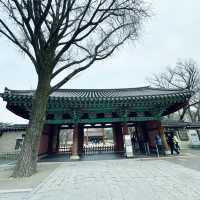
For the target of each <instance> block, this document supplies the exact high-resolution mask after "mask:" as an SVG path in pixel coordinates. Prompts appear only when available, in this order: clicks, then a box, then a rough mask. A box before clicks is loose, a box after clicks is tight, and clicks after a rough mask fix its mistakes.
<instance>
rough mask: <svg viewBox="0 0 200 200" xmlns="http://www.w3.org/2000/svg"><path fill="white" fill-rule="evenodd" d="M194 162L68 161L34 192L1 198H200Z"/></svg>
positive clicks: (1, 196)
mask: <svg viewBox="0 0 200 200" xmlns="http://www.w3.org/2000/svg"><path fill="white" fill-rule="evenodd" d="M184 159H185V160H188V159H189V160H190V161H189V164H188V166H186V165H185V166H184V165H182V162H183V160H184ZM192 159H194V161H195V159H196V160H197V159H198V160H199V157H196V156H193V158H192ZM179 160H180V161H179ZM173 161H175V162H173ZM192 161H193V160H192ZM190 162H191V157H189V158H188V157H187V156H186V157H172V158H166V159H163V158H162V159H156V158H153V159H130V160H127V159H118V160H101V161H81V162H66V163H62V164H61V165H60V166H59V167H58V168H57V169H56V170H55V171H54V172H53V173H52V174H51V175H50V176H49V177H47V178H46V179H44V181H43V182H42V183H41V184H40V185H38V187H36V189H35V190H33V191H32V192H29V193H27V192H20V193H8V194H7V193H3V194H0V200H80V199H81V200H89V199H92V200H132V199H140V200H147V199H148V200H200V184H199V183H200V169H199V170H197V169H192V168H191V167H190V166H192V164H191V163H190Z"/></svg>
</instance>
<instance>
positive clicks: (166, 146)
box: [159, 122, 170, 154]
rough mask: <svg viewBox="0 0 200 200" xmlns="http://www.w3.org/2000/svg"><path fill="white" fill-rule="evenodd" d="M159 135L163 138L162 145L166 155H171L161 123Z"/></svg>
mask: <svg viewBox="0 0 200 200" xmlns="http://www.w3.org/2000/svg"><path fill="white" fill-rule="evenodd" d="M159 133H160V137H161V140H162V144H163V147H164V151H165V154H170V151H169V145H168V143H167V139H166V136H165V133H164V129H163V127H162V124H161V122H159Z"/></svg>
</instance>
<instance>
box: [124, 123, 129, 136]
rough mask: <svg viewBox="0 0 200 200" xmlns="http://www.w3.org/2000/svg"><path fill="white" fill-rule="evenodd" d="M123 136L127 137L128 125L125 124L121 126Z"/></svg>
mask: <svg viewBox="0 0 200 200" xmlns="http://www.w3.org/2000/svg"><path fill="white" fill-rule="evenodd" d="M123 135H128V125H127V123H124V124H123Z"/></svg>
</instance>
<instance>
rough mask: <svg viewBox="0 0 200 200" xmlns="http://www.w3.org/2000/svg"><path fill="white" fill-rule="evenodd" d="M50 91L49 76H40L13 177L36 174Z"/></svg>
mask: <svg viewBox="0 0 200 200" xmlns="http://www.w3.org/2000/svg"><path fill="white" fill-rule="evenodd" d="M49 91H50V74H47V73H46V74H45V75H44V76H40V78H39V80H38V86H37V89H36V91H35V94H34V96H33V100H32V110H31V114H30V119H29V126H28V129H27V131H26V136H25V139H24V142H23V145H22V149H21V152H20V155H19V157H18V159H17V163H16V166H15V169H14V172H13V174H12V176H13V177H28V176H31V175H33V174H34V173H36V171H37V160H38V151H39V144H40V138H41V134H42V131H43V126H44V123H45V119H46V110H47V104H48V97H49Z"/></svg>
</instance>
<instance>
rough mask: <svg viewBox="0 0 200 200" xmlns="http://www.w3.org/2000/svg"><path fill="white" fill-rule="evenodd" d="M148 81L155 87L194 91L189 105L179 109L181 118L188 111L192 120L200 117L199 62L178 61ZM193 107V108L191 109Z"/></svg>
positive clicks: (190, 60) (181, 118)
mask: <svg viewBox="0 0 200 200" xmlns="http://www.w3.org/2000/svg"><path fill="white" fill-rule="evenodd" d="M148 82H149V83H150V84H152V85H153V86H155V87H159V88H168V89H188V90H190V91H193V92H194V95H193V96H192V98H191V99H190V102H189V104H188V105H185V106H184V108H183V109H182V110H181V112H180V111H179V112H178V114H179V120H183V118H184V116H185V114H186V113H187V114H188V115H189V117H190V119H191V121H195V120H196V119H200V118H199V115H200V71H199V67H198V65H197V63H196V62H195V61H194V60H192V59H189V60H184V61H179V62H177V63H176V66H175V67H174V68H173V67H167V68H166V71H165V72H163V73H161V74H154V75H153V77H151V78H149V79H148ZM191 109H192V110H191Z"/></svg>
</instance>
